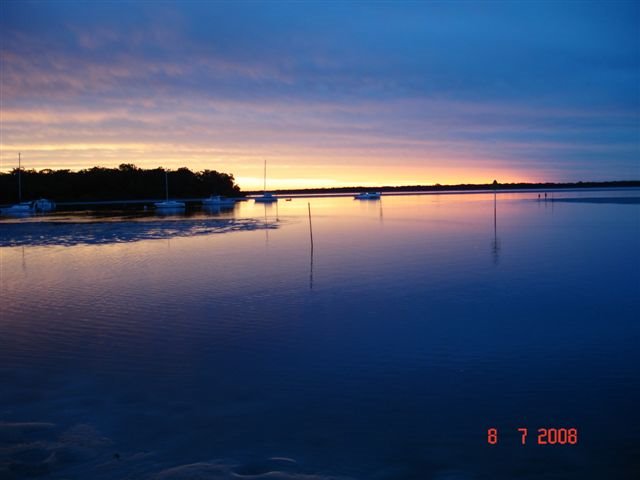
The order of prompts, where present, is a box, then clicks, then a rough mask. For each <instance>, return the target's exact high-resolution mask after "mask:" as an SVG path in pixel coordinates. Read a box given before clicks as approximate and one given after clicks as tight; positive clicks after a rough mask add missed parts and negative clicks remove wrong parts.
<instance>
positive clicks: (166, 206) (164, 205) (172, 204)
mask: <svg viewBox="0 0 640 480" xmlns="http://www.w3.org/2000/svg"><path fill="white" fill-rule="evenodd" d="M164 191H165V196H166V200H165V201H164V202H156V203H154V205H155V207H156V208H157V209H160V210H167V211H168V210H182V209H184V207H185V204H184V202H177V201H175V200H169V173H168V172H167V171H166V170H165V171H164Z"/></svg>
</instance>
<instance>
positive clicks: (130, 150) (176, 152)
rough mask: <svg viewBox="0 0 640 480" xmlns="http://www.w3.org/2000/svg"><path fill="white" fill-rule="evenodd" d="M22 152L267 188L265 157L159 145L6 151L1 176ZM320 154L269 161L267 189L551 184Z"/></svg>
mask: <svg viewBox="0 0 640 480" xmlns="http://www.w3.org/2000/svg"><path fill="white" fill-rule="evenodd" d="M18 151H20V152H21V153H22V168H24V169H34V170H42V169H48V168H50V169H54V170H57V169H70V170H81V169H84V168H91V167H93V166H101V167H109V168H113V167H117V166H118V165H120V164H122V163H133V164H135V165H137V166H138V167H141V168H157V167H160V166H162V167H164V168H170V169H177V168H180V167H187V168H189V169H191V170H194V171H198V170H204V169H210V170H217V171H219V172H225V173H230V174H233V175H234V177H235V179H236V183H237V184H238V185H239V186H240V188H241V189H242V190H244V191H251V190H262V188H263V177H262V171H263V170H262V169H263V163H262V162H263V158H265V157H262V156H259V155H251V154H246V153H242V154H240V155H237V156H235V155H233V152H230V153H228V154H225V153H224V152H220V151H217V152H216V151H215V149H207V148H201V147H192V148H184V147H177V148H175V149H172V148H167V149H165V150H164V151H163V150H162V149H161V148H159V146H157V145H145V144H143V143H130V144H117V145H116V144H68V145H49V144H42V145H20V146H12V148H3V151H2V155H1V157H0V160H1V162H0V171H4V172H7V171H10V170H12V169H13V168H16V167H17V153H18ZM314 153H315V152H312V154H310V155H308V156H303V155H302V154H300V156H298V155H294V154H292V153H290V152H288V153H287V155H286V156H285V155H281V156H278V158H269V157H267V162H268V164H267V165H268V166H267V189H268V190H279V189H297V188H332V187H358V186H362V187H380V186H405V185H406V186H411V185H435V184H437V183H439V184H442V185H457V184H487V183H491V182H492V181H493V180H494V179H497V180H498V181H499V182H500V183H514V182H537V181H546V179H545V178H543V175H541V174H535V173H533V172H532V173H526V174H525V173H524V172H522V171H520V170H518V171H516V170H513V169H508V168H505V166H504V164H502V165H501V163H504V162H498V161H495V160H482V159H476V160H471V159H455V158H446V159H444V158H443V159H440V160H436V159H431V158H418V157H414V158H410V159H403V160H402V161H399V160H398V161H396V162H394V164H390V163H391V161H390V160H389V158H388V157H374V156H370V157H368V158H363V156H359V155H354V156H342V155H340V156H338V155H336V157H334V158H331V159H329V160H327V159H321V158H318V157H317V156H316V155H314ZM212 158H213V159H214V160H212ZM300 158H304V161H302V160H300ZM447 165H448V166H447ZM488 165H493V166H491V167H488Z"/></svg>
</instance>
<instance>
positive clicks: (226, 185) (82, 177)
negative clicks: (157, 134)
mask: <svg viewBox="0 0 640 480" xmlns="http://www.w3.org/2000/svg"><path fill="white" fill-rule="evenodd" d="M20 174H21V175H20V176H21V185H22V200H23V201H26V200H34V199H37V198H48V199H50V200H54V201H56V202H64V201H92V200H96V201H97V200H142V199H156V198H164V196H165V169H163V168H161V167H160V168H154V169H146V170H145V169H142V168H139V167H136V166H135V165H132V164H121V165H120V166H119V167H118V168H104V167H93V168H88V169H84V170H80V171H77V172H73V171H71V170H51V169H44V170H40V171H36V170H24V169H22V170H21V171H20ZM168 178H169V196H170V197H171V198H200V197H208V196H209V195H224V196H229V197H236V196H240V195H241V193H240V187H238V185H236V183H235V180H234V178H233V175H231V174H227V173H221V172H217V171H215V170H203V171H199V172H192V171H191V170H189V169H188V168H186V167H182V168H179V169H177V170H175V171H169V172H168ZM17 201H18V169H17V168H16V169H13V170H12V171H11V172H9V173H0V203H15V202H17Z"/></svg>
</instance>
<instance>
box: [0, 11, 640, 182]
mask: <svg viewBox="0 0 640 480" xmlns="http://www.w3.org/2000/svg"><path fill="white" fill-rule="evenodd" d="M0 13H1V16H0V31H1V33H0V40H1V41H0V54H1V55H2V64H3V65H2V67H3V68H2V78H1V83H2V89H3V93H2V104H3V107H5V108H35V107H41V106H43V105H45V106H46V105H49V106H55V107H59V106H61V105H69V104H76V105H78V106H83V107H86V108H94V109H101V108H106V107H108V106H113V105H118V104H121V103H122V104H128V103H130V102H131V101H132V99H138V100H144V99H150V100H152V101H153V102H155V107H154V108H158V109H160V110H163V109H168V108H172V107H168V106H166V105H165V107H163V105H162V104H163V102H169V101H171V102H174V101H179V100H184V101H185V102H186V103H188V104H189V105H191V106H193V102H198V101H200V100H202V101H203V102H204V101H212V102H216V101H224V102H229V101H235V102H238V103H240V104H254V105H260V104H264V105H278V104H280V105H289V104H296V105H309V108H310V109H318V108H321V107H322V105H330V106H332V108H333V109H334V110H333V111H332V113H331V115H330V116H329V117H330V118H328V119H327V120H328V121H331V119H334V120H336V121H337V122H339V123H341V124H342V123H343V122H344V123H346V122H347V121H348V119H349V118H351V119H353V121H354V122H360V123H361V124H363V125H365V126H366V128H368V129H369V130H370V131H375V132H376V135H385V134H388V135H392V136H394V138H396V139H397V138H405V137H410V138H412V139H418V138H423V137H424V136H426V137H428V138H430V139H434V140H435V139H436V135H435V134H434V133H433V131H434V129H435V130H436V131H438V135H440V137H438V138H441V139H446V140H447V141H455V140H465V141H471V140H472V141H476V142H481V143H482V142H484V143H493V144H495V142H496V140H499V141H503V142H504V143H510V142H514V141H517V142H524V141H527V142H529V143H535V142H539V143H540V144H541V145H542V144H545V145H546V144H548V142H555V143H557V144H565V145H566V146H567V147H569V146H571V145H573V146H577V147H580V146H583V147H588V146H589V145H591V144H593V143H594V141H596V140H597V142H598V144H599V145H611V146H615V147H616V149H617V150H619V151H620V152H619V153H617V154H615V153H612V155H618V157H619V158H621V159H624V162H626V163H625V165H626V170H624V171H625V172H629V171H631V172H633V171H634V169H635V171H637V162H638V154H639V153H640V152H639V147H638V135H639V132H638V115H639V111H640V99H639V97H640V90H639V89H640V87H639V85H640V38H639V25H640V6H639V4H638V3H637V2H633V1H630V2H625V1H618V2H546V1H539V2H371V3H366V2H259V1H255V2H247V1H245V2H202V1H194V2H189V1H186V2H177V1H176V2H147V1H143V2H120V1H118V2H115V1H114V2H79V1H56V2H3V3H2V4H1V6H0ZM403 101H406V102H409V104H410V105H411V102H414V104H413V105H414V106H413V107H409V108H398V107H397V102H403ZM371 102H373V103H375V104H376V105H377V107H376V108H375V109H373V113H372V111H370V110H367V108H365V107H363V106H366V105H369V104H370V103H371ZM385 102H389V105H390V106H389V109H388V115H385V116H384V118H382V119H381V118H378V117H377V115H379V114H380V112H383V114H384V111H385V109H384V107H381V106H380V105H384V104H385ZM434 102H435V103H436V104H441V103H443V102H444V103H447V102H450V103H452V104H455V105H463V106H464V108H460V109H452V110H447V109H446V108H440V109H436V110H431V109H430V108H429V107H425V108H426V110H421V108H420V107H419V105H423V104H425V105H431V104H432V103H434ZM214 105H215V103H214ZM474 105H477V106H478V108H477V109H474ZM487 105H492V106H494V107H495V109H494V110H492V111H491V112H487V111H486V106H487ZM274 108H276V107H274ZM363 108H364V110H363ZM520 110H521V112H520ZM362 112H364V113H362ZM550 112H551V113H550ZM131 121H134V122H135V120H131ZM439 121H440V122H441V123H442V124H444V125H448V126H449V128H448V129H438V128H437V125H438V122H439ZM583 150H584V148H576V150H575V152H576V153H575V154H571V155H569V154H565V153H562V152H560V153H554V155H555V156H554V161H555V160H556V159H560V161H562V158H564V159H566V160H565V161H566V162H567V165H568V166H569V168H571V167H572V166H573V165H574V164H575V162H576V161H579V159H580V158H583V159H584V161H585V162H591V163H593V162H598V161H602V160H598V159H596V158H594V157H593V155H587V154H585V153H580V152H583ZM562 151H563V152H564V151H566V149H562ZM560 155H564V156H563V157H562V158H560ZM581 155H582V156H581ZM574 157H575V158H574ZM576 158H577V159H578V160H576ZM598 158H600V157H598ZM608 158H611V156H609V157H608ZM624 162H623V163H624ZM620 171H622V170H620Z"/></svg>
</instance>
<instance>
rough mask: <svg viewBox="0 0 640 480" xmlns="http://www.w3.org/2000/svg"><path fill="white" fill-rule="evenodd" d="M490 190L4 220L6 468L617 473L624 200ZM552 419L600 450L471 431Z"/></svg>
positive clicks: (88, 472) (628, 293)
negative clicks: (214, 211) (215, 213)
mask: <svg viewBox="0 0 640 480" xmlns="http://www.w3.org/2000/svg"><path fill="white" fill-rule="evenodd" d="M492 195H493V194H492V193H491V192H490V193H483V194H477V195H470V194H466V195H449V196H443V195H441V196H434V195H431V196H429V195H425V196H415V197H410V196H405V197H393V196H389V197H385V198H384V199H383V202H384V216H383V215H382V202H378V203H377V204H372V203H369V204H368V205H363V204H361V203H358V202H352V201H351V200H350V199H346V198H323V199H313V200H312V201H311V202H307V201H306V199H305V200H304V201H301V200H300V199H294V201H291V202H279V204H280V205H279V210H270V208H274V205H264V204H262V205H259V204H258V205H254V204H253V203H245V204H243V205H240V206H238V207H237V209H235V210H234V211H233V212H231V213H221V215H227V214H228V215H230V216H231V218H212V217H208V216H207V215H208V214H206V215H205V214H204V213H203V214H202V215H200V214H198V213H197V212H195V213H193V212H192V213H190V212H187V214H188V215H191V216H189V217H186V216H185V217H172V218H166V219H158V218H156V217H155V216H154V215H153V214H152V215H151V217H149V218H147V217H145V218H133V217H132V216H129V215H123V214H122V212H120V213H119V214H118V215H119V216H117V217H115V216H114V217H113V218H111V220H109V219H108V218H103V219H97V218H95V216H93V215H92V216H88V215H87V216H86V217H87V218H89V219H90V221H89V222H86V221H84V222H83V221H81V219H82V218H85V217H82V218H81V217H79V216H76V217H75V218H76V221H75V222H74V221H73V218H74V216H73V215H68V216H67V217H65V218H64V220H62V221H60V222H59V223H61V225H60V226H59V228H60V229H61V230H57V229H56V228H54V226H52V225H51V224H52V223H55V222H50V221H46V222H42V221H38V222H35V221H34V222H31V225H27V224H24V223H20V222H14V223H2V224H1V225H0V245H2V246H3V247H10V246H13V245H17V246H20V247H21V248H3V250H2V252H1V254H2V262H3V265H2V266H3V274H2V275H1V276H0V282H1V285H2V296H1V298H2V301H0V327H1V329H2V335H0V385H2V394H1V395H0V411H2V412H5V413H4V415H5V418H3V419H2V422H0V437H2V438H5V439H6V438H9V441H8V443H9V445H8V446H7V447H6V448H3V449H0V477H1V476H2V472H3V470H2V468H3V467H4V466H6V465H18V466H24V464H26V463H28V462H30V461H32V463H34V464H36V466H35V467H33V468H36V467H40V468H45V467H43V465H45V464H46V468H47V469H50V470H48V471H47V475H44V476H51V477H55V478H76V477H77V478H97V479H108V478H133V477H135V478H156V477H157V478H160V476H158V475H157V474H158V472H164V474H163V475H161V477H162V478H177V477H180V478H186V477H188V476H198V475H199V476H201V477H202V478H204V477H206V476H207V475H209V476H211V475H214V476H216V475H218V473H220V472H222V473H220V475H223V476H222V477H221V478H225V477H224V475H227V473H228V471H231V470H233V472H234V473H233V474H234V475H236V476H242V475H244V476H252V477H254V476H255V477H256V478H258V477H260V478H262V477H264V478H267V477H274V478H275V477H282V478H284V477H286V478H296V477H295V474H294V471H296V472H314V475H315V476H314V477H313V478H316V477H317V478H336V475H342V476H340V477H339V478H344V475H348V476H350V477H351V478H355V479H360V480H364V479H371V478H452V477H453V476H456V478H457V477H460V478H495V479H499V480H506V479H509V480H511V479H514V478H522V479H525V478H532V474H531V472H534V474H533V476H534V477H535V474H536V473H537V472H539V471H540V470H539V466H540V464H544V465H545V467H549V468H551V469H552V470H553V471H557V472H566V471H568V470H567V469H568V468H571V471H572V472H576V478H591V477H593V476H594V472H595V473H597V474H598V478H614V477H615V478H624V475H623V474H620V473H621V471H622V468H623V467H620V468H616V465H623V466H624V465H629V464H631V462H632V461H635V460H634V456H633V454H634V453H635V452H633V451H632V450H629V449H628V445H637V444H638V442H639V441H640V438H638V432H637V429H635V430H634V429H629V425H637V424H640V423H638V420H640V419H638V413H637V412H638V410H637V408H636V405H637V404H638V398H639V396H640V395H639V392H640V385H639V382H638V377H637V365H638V364H639V363H640V358H639V355H640V353H639V351H638V349H637V348H636V343H637V342H635V339H637V338H639V335H640V330H639V329H640V325H638V322H637V320H636V316H637V311H638V310H639V309H640V303H639V302H640V296H638V294H637V286H638V284H639V281H640V278H639V275H640V273H639V272H640V270H639V269H638V265H639V264H640V258H639V252H638V249H637V238H638V236H639V233H640V232H639V231H638V220H637V219H638V206H637V205H635V206H634V205H626V204H616V203H599V204H592V203H579V202H559V201H558V195H556V201H558V203H557V204H556V206H555V212H554V215H547V214H546V213H547V212H545V211H544V209H543V208H537V207H536V206H534V202H533V199H534V198H535V197H534V196H533V195H532V194H531V193H526V194H520V193H517V194H510V193H501V196H500V234H499V235H498V230H497V213H498V211H497V196H493V198H492ZM588 196H589V197H594V194H593V193H589V194H588ZM605 196H609V197H610V196H611V193H607V194H606V195H605ZM567 197H572V198H574V197H576V194H575V193H571V194H570V195H569V194H568V195H567ZM603 198H604V196H603ZM492 201H493V233H492V232H490V231H489V229H490V228H491V218H490V215H491V207H492V205H491V202H492ZM310 203H313V205H310ZM132 215H133V214H132ZM198 215H200V216H198ZM60 218H61V217H60ZM309 219H311V221H309ZM96 220H100V221H96ZM381 221H384V228H380V223H381ZM263 229H264V230H265V232H264V235H265V237H263V233H262V232H261V231H260V230H263ZM109 232H111V233H109ZM220 232H227V233H228V234H225V235H214V233H220ZM47 238H52V239H53V240H47ZM158 238H161V239H164V241H160V242H158V241H149V240H156V239H158ZM265 238H267V241H268V242H269V245H268V254H266V252H265V249H264V248H263V247H262V246H263V243H264V242H265ZM312 238H313V241H312ZM123 239H124V240H123ZM127 239H128V240H127ZM501 242H505V243H504V244H505V245H508V248H507V249H501ZM103 244H109V245H108V246H104V245H103ZM488 244H491V246H490V250H491V253H490V255H486V253H487V250H486V247H487V245H488ZM50 245H54V246H55V245H73V246H72V247H71V248H55V247H50ZM612 245H614V246H615V248H611V246H612ZM316 251H317V252H318V260H316V259H315V252H316ZM26 257H28V258H29V260H28V262H27V260H26ZM27 263H28V265H27ZM27 266H28V269H29V272H28V273H29V275H25V274H24V272H25V270H26V268H27ZM494 267H495V268H494ZM36 272H37V274H35V273H36ZM603 312H606V313H607V315H603ZM141 412H143V414H142V413H141ZM523 412H524V413H523ZM603 412H606V414H603ZM523 418H524V420H523ZM550 418H551V419H552V421H553V422H557V424H558V425H571V426H573V425H576V424H577V426H578V427H580V428H582V429H584V431H585V432H589V435H590V436H591V438H596V437H597V438H601V439H604V440H606V445H605V442H604V441H603V442H602V443H599V444H597V445H593V444H592V443H590V442H584V444H582V445H580V446H578V447H576V448H573V447H571V448H573V449H572V450H571V455H570V464H567V463H563V462H564V460H563V459H565V458H567V457H566V452H568V451H569V450H567V449H564V450H562V451H560V450H559V449H551V448H549V449H545V448H540V449H537V450H535V452H534V449H535V447H534V446H532V447H531V448H529V447H522V446H521V445H519V444H518V443H517V442H516V443H514V444H513V446H510V444H509V442H510V439H509V437H505V441H504V443H503V444H502V445H501V446H500V450H488V449H487V448H486V445H485V444H484V443H483V440H484V439H483V435H484V433H485V432H486V428H487V425H494V424H496V425H497V426H498V427H500V426H502V427H504V428H511V426H520V425H521V424H522V422H525V421H526V423H527V425H526V426H529V427H531V428H534V427H539V426H544V425H548V424H549V422H550V421H551V420H550ZM36 420H37V421H38V422H46V423H41V424H40V426H39V427H38V428H40V430H38V431H36V430H34V428H35V427H34V426H33V424H30V423H29V424H28V423H24V422H32V421H36ZM7 422H13V423H11V426H10V427H7V425H8V423H7ZM19 422H23V423H20V425H21V426H16V424H17V423H19ZM87 424H90V425H87ZM380 425H385V428H384V429H380V428H378V427H379V426H380ZM7 428H12V429H14V431H16V429H19V428H23V429H25V432H24V433H20V435H15V434H14V435H13V436H12V437H10V435H8V434H7V430H6V429H7ZM29 428H31V430H29V431H27V429H29ZM21 432H22V431H21ZM391 437H392V438H394V439H396V440H394V442H389V438H391ZM14 438H15V439H16V440H15V441H14V440H13V439H14ZM105 438H106V440H105ZM25 439H26V442H22V441H23V440H25ZM20 442H22V443H20ZM29 442H31V443H29ZM79 443H82V445H90V446H95V448H93V449H89V448H83V449H82V450H81V449H79V448H78V444H79ZM5 445H6V444H5ZM21 445H27V446H28V448H31V450H30V451H29V452H28V453H29V454H28V455H27V454H26V453H24V452H25V450H24V449H23V447H22V446H21ZM25 448H27V447H25ZM567 448H569V447H567ZM21 449H22V450H21ZM54 451H55V454H56V457H54V458H58V459H59V460H57V461H55V462H53V461H50V462H44V460H43V459H47V458H49V456H50V455H52V452H54ZM141 452H142V453H141ZM212 452H213V453H212ZM532 452H533V453H535V455H532ZM115 453H118V454H119V455H120V457H119V459H118V460H115V459H114V457H113V456H114V454H115ZM492 454H495V455H497V457H498V459H499V461H496V456H493V457H492V456H491V455H492ZM274 456H276V458H277V460H273V457H274ZM26 457H29V458H27V459H26V460H25V458H26ZM283 457H285V458H284V459H283ZM214 458H215V459H220V462H217V461H213V460H212V459H214ZM264 459H269V461H265V460H264ZM611 459H615V462H617V463H615V462H612V461H611ZM252 461H253V462H254V463H252ZM20 462H22V463H20ZM256 462H257V463H256ZM297 462H299V464H298V463H297ZM305 462H307V463H306V464H305ZM554 462H555V463H554ZM280 464H283V465H280ZM105 465H106V466H107V467H108V468H107V467H105ZM230 465H234V467H233V468H232V467H230ZM556 467H557V468H556ZM216 469H219V470H220V471H218V470H216ZM230 469H231V470H230ZM612 470H613V471H612ZM5 472H6V469H5ZM40 472H42V470H40ZM283 472H284V473H283ZM452 472H453V473H452ZM301 478H310V477H304V476H302V477H301Z"/></svg>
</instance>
